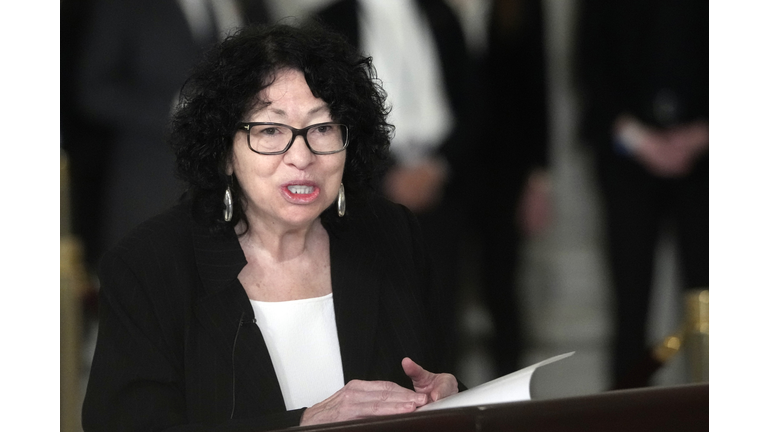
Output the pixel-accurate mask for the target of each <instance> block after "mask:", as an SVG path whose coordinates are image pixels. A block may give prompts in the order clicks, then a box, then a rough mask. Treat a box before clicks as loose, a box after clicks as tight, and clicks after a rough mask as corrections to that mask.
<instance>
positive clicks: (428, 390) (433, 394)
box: [402, 357, 459, 402]
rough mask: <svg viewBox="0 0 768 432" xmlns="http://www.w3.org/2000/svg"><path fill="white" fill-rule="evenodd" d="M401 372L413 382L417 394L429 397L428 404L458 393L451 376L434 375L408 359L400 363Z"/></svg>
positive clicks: (454, 379)
mask: <svg viewBox="0 0 768 432" xmlns="http://www.w3.org/2000/svg"><path fill="white" fill-rule="evenodd" d="M402 366H403V372H405V374H406V375H408V377H409V378H410V379H411V380H412V381H413V388H414V389H415V390H416V392H417V393H423V394H425V395H428V396H429V402H434V401H436V400H440V399H442V398H444V397H446V396H450V395H452V394H454V393H458V391H459V384H458V381H456V377H454V376H453V375H451V374H447V373H441V374H435V373H432V372H429V371H427V370H426V369H424V368H422V367H421V366H419V364H418V363H416V362H414V361H413V360H411V359H410V358H408V357H405V358H404V359H403V361H402Z"/></svg>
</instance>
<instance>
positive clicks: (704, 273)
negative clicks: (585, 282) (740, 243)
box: [598, 151, 709, 384]
mask: <svg viewBox="0 0 768 432" xmlns="http://www.w3.org/2000/svg"><path fill="white" fill-rule="evenodd" d="M598 172H599V180H600V184H601V189H602V192H603V194H604V202H605V210H606V213H605V214H606V222H607V234H608V238H607V240H608V264H609V268H610V273H611V278H612V283H613V289H614V295H615V306H616V307H615V309H614V312H615V316H614V326H615V336H614V341H613V356H612V378H613V381H614V383H616V382H618V381H620V380H621V379H622V378H623V377H625V376H626V374H627V373H629V372H630V371H631V370H632V369H633V367H634V366H636V365H637V364H638V363H639V362H641V361H642V360H643V359H644V356H645V355H646V352H647V351H646V350H647V348H648V347H647V342H646V326H647V320H648V307H649V306H648V305H649V300H650V294H651V286H652V275H653V270H654V269H653V264H654V258H655V256H654V255H655V251H656V246H657V244H658V241H659V234H660V232H661V229H662V227H663V226H664V225H663V224H665V223H671V224H672V229H673V233H674V236H675V237H674V240H675V243H676V246H677V251H678V258H679V264H680V267H681V269H682V279H683V280H682V286H683V288H685V289H693V288H705V287H708V286H709V159H708V156H704V157H702V158H701V159H700V160H699V161H698V163H697V164H696V165H695V167H694V169H693V170H692V172H690V173H689V174H688V175H686V176H685V177H682V178H674V179H668V178H659V177H656V176H653V175H651V174H650V173H649V172H648V171H646V170H645V168H643V167H642V166H641V165H640V164H638V163H637V162H635V161H634V160H633V159H630V158H626V157H622V156H619V155H616V154H614V153H611V152H610V151H605V152H603V153H601V154H599V157H598ZM681 319H682V318H681ZM646 384H647V383H646Z"/></svg>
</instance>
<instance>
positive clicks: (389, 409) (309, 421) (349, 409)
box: [300, 362, 455, 426]
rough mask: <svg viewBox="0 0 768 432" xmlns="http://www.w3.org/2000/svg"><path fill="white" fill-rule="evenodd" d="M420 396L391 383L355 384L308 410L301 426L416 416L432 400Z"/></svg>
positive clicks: (349, 384) (345, 387) (423, 395)
mask: <svg viewBox="0 0 768 432" xmlns="http://www.w3.org/2000/svg"><path fill="white" fill-rule="evenodd" d="M411 363H413V362H411ZM413 364H414V365H416V363H413ZM416 366H417V367H418V365H416ZM419 368H420V367H419ZM420 369H421V368H420ZM422 370H423V369H422ZM454 381H455V380H454ZM421 393H422V392H419V393H417V392H414V391H412V390H409V389H407V388H404V387H400V386H399V385H397V384H395V383H393V382H389V381H360V380H352V381H350V382H349V383H347V385H345V386H344V387H342V389H341V390H339V391H337V392H336V393H334V394H333V395H332V396H331V397H329V398H328V399H326V400H324V401H322V402H320V403H318V404H316V405H313V406H311V407H309V408H307V410H306V411H304V415H302V416H301V423H300V425H301V426H305V425H313V424H322V423H331V422H339V421H345V420H354V419H360V418H365V417H371V416H378V415H390V414H404V413H409V412H413V411H415V410H416V408H418V407H420V406H422V405H425V404H426V403H427V402H428V400H429V397H428V396H427V395H425V394H421Z"/></svg>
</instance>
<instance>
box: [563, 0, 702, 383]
mask: <svg viewBox="0 0 768 432" xmlns="http://www.w3.org/2000/svg"><path fill="white" fill-rule="evenodd" d="M708 16H709V10H708V5H707V3H706V2H697V1H693V0H676V1H663V0H645V1H630V0H626V1H625V0H621V1H614V0H610V1H598V0H592V1H588V2H584V3H583V5H582V10H581V18H580V19H579V23H580V36H579V38H580V41H579V47H578V49H579V51H578V52H579V57H578V61H579V63H580V65H581V66H580V67H579V70H580V78H581V83H580V84H581V89H582V90H583V96H584V108H585V109H584V116H583V123H582V131H581V132H582V135H583V137H584V138H585V139H586V140H588V141H589V143H590V144H592V145H593V146H594V148H595V150H596V156H597V171H598V179H599V182H600V186H601V190H602V192H603V197H604V201H605V210H606V221H607V234H608V236H607V237H608V238H607V239H608V253H609V255H608V256H609V264H610V267H609V268H610V271H611V276H612V282H613V287H614V292H615V299H616V309H615V323H616V333H615V341H614V344H613V345H614V347H613V356H612V357H613V360H612V380H613V386H614V387H618V388H621V387H634V386H643V385H647V384H648V379H649V377H647V376H637V377H633V370H635V369H636V367H637V365H639V364H642V362H643V360H644V357H645V355H646V349H647V348H646V344H647V341H646V325H647V318H648V308H649V299H650V292H651V284H652V275H653V268H654V258H655V250H656V245H657V242H658V239H659V237H660V235H661V232H662V229H663V228H664V227H665V224H668V223H670V222H671V223H672V224H673V225H672V227H673V228H674V231H672V232H673V233H674V234H675V237H674V239H675V241H676V244H677V251H678V256H679V258H680V264H681V269H682V272H681V273H682V284H681V285H682V286H683V287H684V288H686V289H701V288H706V287H707V286H708V285H709V156H708V148H709V127H708V118H709V66H708V64H709V45H708V43H709V42H708V41H709V27H708V22H709V20H708Z"/></svg>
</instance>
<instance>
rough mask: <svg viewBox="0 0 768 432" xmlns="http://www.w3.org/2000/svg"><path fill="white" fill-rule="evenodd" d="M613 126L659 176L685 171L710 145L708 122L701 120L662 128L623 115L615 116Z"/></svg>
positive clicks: (631, 148) (636, 156)
mask: <svg viewBox="0 0 768 432" xmlns="http://www.w3.org/2000/svg"><path fill="white" fill-rule="evenodd" d="M614 130H615V133H616V134H617V135H618V136H620V137H621V138H622V139H623V141H625V144H626V145H628V147H629V150H630V152H631V153H632V154H633V155H634V156H635V158H637V160H638V161H639V162H640V163H641V164H643V165H644V166H645V167H646V168H647V169H648V170H649V171H650V172H651V173H653V174H655V175H658V176H661V177H680V176H683V175H686V174H687V173H688V172H689V171H690V170H691V168H692V166H693V163H694V162H695V161H696V159H697V158H698V157H699V155H701V154H702V153H704V152H706V151H707V149H708V148H709V125H708V124H707V123H706V122H703V121H696V122H691V123H688V124H683V125H679V126H675V127H672V128H669V129H664V130H662V129H656V128H652V127H650V126H647V125H645V124H643V123H641V122H640V121H638V120H637V119H635V118H633V117H630V116H627V115H623V116H620V117H619V118H618V119H617V120H616V123H615V125H614Z"/></svg>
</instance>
